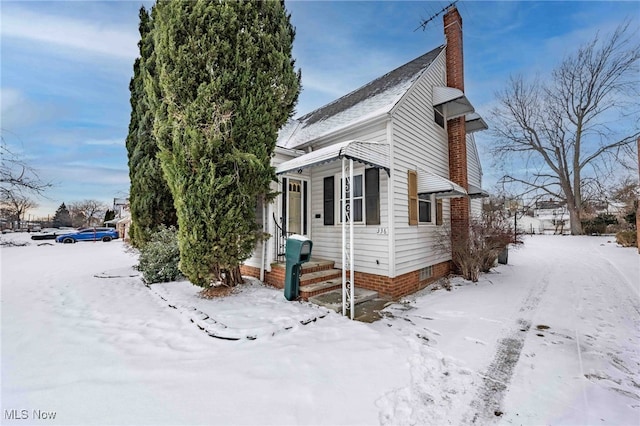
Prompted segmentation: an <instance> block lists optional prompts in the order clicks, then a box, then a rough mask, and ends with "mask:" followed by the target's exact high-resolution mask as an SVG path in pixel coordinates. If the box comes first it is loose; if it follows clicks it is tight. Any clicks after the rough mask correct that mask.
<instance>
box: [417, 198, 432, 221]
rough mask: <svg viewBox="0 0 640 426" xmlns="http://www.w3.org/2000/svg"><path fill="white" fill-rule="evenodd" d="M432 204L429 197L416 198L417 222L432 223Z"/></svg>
mask: <svg viewBox="0 0 640 426" xmlns="http://www.w3.org/2000/svg"><path fill="white" fill-rule="evenodd" d="M432 207H433V202H432V200H431V195H420V196H419V198H418V222H426V223H431V222H433V214H432V213H431V211H432Z"/></svg>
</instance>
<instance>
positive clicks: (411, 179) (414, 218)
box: [407, 170, 418, 225]
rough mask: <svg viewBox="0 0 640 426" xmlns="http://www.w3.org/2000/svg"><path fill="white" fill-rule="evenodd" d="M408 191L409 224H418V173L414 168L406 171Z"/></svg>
mask: <svg viewBox="0 0 640 426" xmlns="http://www.w3.org/2000/svg"><path fill="white" fill-rule="evenodd" d="M407 181H408V182H407V185H408V192H409V225H417V224H418V173H417V172H416V171H415V170H409V171H408V172H407Z"/></svg>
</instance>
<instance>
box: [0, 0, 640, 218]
mask: <svg viewBox="0 0 640 426" xmlns="http://www.w3.org/2000/svg"><path fill="white" fill-rule="evenodd" d="M447 3H448V2H440V1H437V2H417V1H416V2H413V1H411V2H410V1H407V2H391V1H389V2H335V1H324V2H307V1H294V2H292V1H289V2H287V3H286V4H287V8H288V10H289V12H290V13H291V19H292V22H293V24H294V26H295V27H296V30H297V34H296V40H295V43H294V52H293V53H294V57H295V58H296V65H297V66H298V67H300V68H301V69H302V84H303V91H302V93H301V95H300V98H299V102H298V107H297V115H302V114H304V113H307V112H310V111H312V110H313V109H315V108H318V107H320V106H322V105H324V104H326V103H328V102H331V101H332V100H334V99H336V98H338V97H340V96H342V95H344V94H346V93H348V92H350V91H352V90H354V89H356V88H358V87H359V86H361V85H363V84H365V83H367V82H369V81H371V80H373V79H374V78H376V77H379V76H381V75H383V74H384V73H386V72H388V71H390V70H392V69H394V68H396V67H398V66H400V65H402V64H404V63H406V62H408V61H410V60H412V59H414V58H415V57H417V56H419V55H421V54H423V53H425V52H427V51H429V50H431V49H432V48H434V47H436V46H438V45H440V44H442V43H443V41H444V40H443V35H442V19H441V17H438V18H436V19H435V20H433V21H432V23H431V24H430V25H429V26H428V27H427V28H426V30H425V31H422V30H418V31H414V30H415V29H416V28H417V27H418V26H419V24H420V21H421V19H423V18H428V17H430V16H431V15H432V14H434V13H436V12H438V11H439V10H440V9H442V8H443V7H444V6H446V5H447ZM142 4H144V5H145V6H147V7H149V6H151V5H152V4H153V2H139V1H135V2H134V1H106V2H94V1H90V2H82V1H62V2H54V1H44V2H35V1H19V2H12V1H5V0H3V1H2V2H1V3H0V7H1V10H0V12H1V30H0V31H1V33H0V34H1V87H0V89H1V98H0V104H1V108H2V109H1V112H2V114H1V127H2V136H3V138H4V140H5V142H6V143H7V144H8V146H9V148H10V149H12V150H13V151H14V152H17V153H18V154H21V155H22V156H23V157H24V158H25V159H26V160H27V161H28V162H29V163H30V164H31V165H32V166H33V167H35V168H36V169H37V170H38V171H39V173H40V175H41V177H42V178H44V179H46V180H49V181H52V182H53V183H54V185H55V186H54V187H53V188H52V189H50V190H49V191H48V192H47V193H46V198H40V199H38V203H39V204H40V207H39V208H38V209H36V210H33V211H31V213H32V214H37V215H39V216H45V217H46V215H47V214H53V213H54V212H55V209H56V208H57V207H58V206H59V205H60V203H62V202H66V203H70V202H73V201H80V200H83V199H98V200H102V201H104V202H106V203H111V202H112V200H113V198H114V197H121V196H124V195H126V194H127V192H128V187H129V181H128V170H127V154H126V149H125V146H124V140H125V138H126V135H127V129H128V124H129V113H130V106H129V80H130V78H131V76H132V66H133V61H134V59H135V57H136V56H137V45H136V43H137V41H138V37H139V36H138V31H137V25H138V9H139V7H140V6H141V5H142ZM458 9H459V10H460V13H461V14H462V18H463V21H464V43H465V45H464V49H465V78H466V83H465V86H466V92H467V96H468V98H469V99H470V100H471V101H472V102H473V104H474V106H475V107H476V110H477V111H478V112H480V114H482V115H483V116H484V117H487V118H488V112H489V110H490V108H491V106H492V103H493V102H494V98H495V96H494V95H495V92H496V91H498V90H500V89H502V88H504V86H505V83H506V81H507V79H508V78H509V75H511V74H523V75H525V76H535V75H540V76H541V77H544V76H545V75H547V73H548V72H549V70H550V69H551V68H552V67H553V65H554V64H556V63H557V62H558V61H559V60H560V59H561V58H562V57H563V56H564V55H565V54H566V53H569V52H571V51H572V50H573V49H574V48H575V47H576V46H577V45H579V44H582V43H584V42H586V41H588V40H590V39H592V38H593V36H594V35H595V34H596V32H597V31H600V32H601V33H608V32H610V31H612V30H613V29H614V28H615V27H616V26H617V25H618V24H619V23H620V22H621V21H623V20H624V19H631V25H632V27H633V28H634V29H635V31H636V36H637V37H640V33H639V31H640V30H639V29H640V3H639V2H632V1H629V2H556V1H548V2H521V1H517V2H516V1H514V2H486V1H462V2H459V3H458ZM489 125H491V123H490V121H489ZM488 138H489V136H488V135H487V134H478V135H477V141H478V144H479V149H480V151H481V156H482V160H483V168H484V173H485V186H486V187H489V188H491V186H492V185H493V184H494V183H495V181H496V178H497V174H496V172H494V171H493V170H492V168H491V164H492V162H491V158H490V156H489V155H488V152H487V150H486V146H487V145H488V142H489V140H488Z"/></svg>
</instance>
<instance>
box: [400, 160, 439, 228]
mask: <svg viewBox="0 0 640 426" xmlns="http://www.w3.org/2000/svg"><path fill="white" fill-rule="evenodd" d="M407 180H408V192H409V225H417V224H418V223H433V222H434V220H433V219H434V217H433V216H434V204H435V202H434V196H433V194H429V195H426V194H424V195H420V196H418V172H416V171H415V170H409V171H408V172H407ZM436 215H437V209H436Z"/></svg>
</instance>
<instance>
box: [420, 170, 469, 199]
mask: <svg viewBox="0 0 640 426" xmlns="http://www.w3.org/2000/svg"><path fill="white" fill-rule="evenodd" d="M430 194H436V198H458V197H464V196H466V195H468V194H467V191H466V190H465V189H464V188H463V187H461V186H460V185H458V184H456V183H454V182H451V181H450V180H449V179H445V178H443V177H441V176H438V175H436V174H434V173H432V172H430V171H427V170H418V196H420V195H430Z"/></svg>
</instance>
